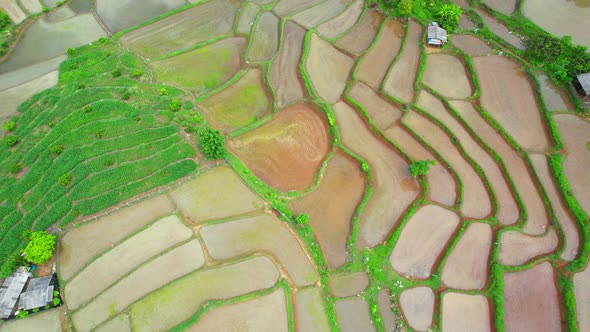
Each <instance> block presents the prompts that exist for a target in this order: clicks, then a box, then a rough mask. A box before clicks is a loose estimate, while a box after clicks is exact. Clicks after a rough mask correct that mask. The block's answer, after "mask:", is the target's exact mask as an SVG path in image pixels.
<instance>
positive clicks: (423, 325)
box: [399, 287, 434, 331]
mask: <svg viewBox="0 0 590 332" xmlns="http://www.w3.org/2000/svg"><path fill="white" fill-rule="evenodd" d="M399 303H400V306H401V309H402V313H403V315H404V316H405V318H406V321H407V322H408V325H410V326H411V327H412V328H414V329H416V330H418V331H426V330H428V328H429V327H430V325H431V324H432V313H433V311H434V293H433V292H432V289H430V288H428V287H416V288H410V289H408V290H406V291H404V292H403V293H402V294H401V295H400V298H399Z"/></svg>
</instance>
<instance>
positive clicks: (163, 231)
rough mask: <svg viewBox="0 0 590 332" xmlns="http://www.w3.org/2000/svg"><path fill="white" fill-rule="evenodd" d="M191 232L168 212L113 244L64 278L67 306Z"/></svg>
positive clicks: (80, 301) (79, 302)
mask: <svg viewBox="0 0 590 332" xmlns="http://www.w3.org/2000/svg"><path fill="white" fill-rule="evenodd" d="M192 234H193V232H192V230H191V229H190V228H188V227H186V226H184V225H183V224H182V222H181V221H180V220H179V219H178V217H177V216H169V217H166V218H164V219H161V220H159V221H158V222H156V223H155V224H153V225H151V226H150V227H148V228H147V229H146V230H144V231H141V232H140V233H138V234H137V235H134V236H133V237H131V238H129V239H127V240H126V241H124V242H123V243H121V244H119V245H117V246H116V247H114V248H113V249H111V250H110V251H109V252H107V253H106V254H104V255H102V256H100V257H99V258H97V259H96V260H95V261H93V262H92V263H90V265H88V266H87V267H85V268H84V270H82V271H81V272H80V273H79V274H78V275H77V276H76V277H75V278H73V279H72V280H71V281H70V282H68V284H67V285H66V287H65V292H64V293H65V296H66V298H67V299H68V309H70V310H74V309H76V308H78V307H79V306H80V305H82V304H84V303H85V302H87V301H88V300H90V299H91V298H92V297H94V296H95V295H97V294H98V293H99V292H101V291H102V290H104V289H105V288H107V287H109V286H110V285H111V284H113V283H114V282H116V281H117V280H118V279H119V278H121V277H122V276H123V275H124V274H125V273H127V272H129V271H131V270H132V269H133V268H134V267H136V266H138V265H139V264H141V263H143V262H145V261H147V260H149V259H150V258H152V257H153V256H155V255H157V254H159V253H161V252H162V251H164V250H166V249H167V248H169V247H172V246H174V245H176V244H178V243H180V242H182V241H185V240H188V239H189V238H190V237H191V235H192Z"/></svg>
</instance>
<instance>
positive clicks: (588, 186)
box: [553, 114, 590, 213]
mask: <svg viewBox="0 0 590 332" xmlns="http://www.w3.org/2000/svg"><path fill="white" fill-rule="evenodd" d="M553 119H555V122H557V127H558V129H559V132H560V133H561V138H562V139H563V141H564V143H565V145H566V147H567V158H566V159H565V162H564V163H563V171H564V173H565V175H566V176H567V177H568V179H569V180H570V181H569V182H570V186H571V188H572V191H573V193H574V195H575V196H576V198H577V200H578V202H579V203H580V205H581V206H582V208H584V210H586V213H590V191H589V190H590V176H588V165H590V150H588V148H587V144H588V143H590V123H588V122H587V121H583V120H582V119H580V118H577V117H576V116H574V115H568V114H562V115H555V116H553Z"/></svg>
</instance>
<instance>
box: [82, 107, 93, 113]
mask: <svg viewBox="0 0 590 332" xmlns="http://www.w3.org/2000/svg"><path fill="white" fill-rule="evenodd" d="M82 111H83V112H84V113H90V112H92V105H86V106H84V108H82Z"/></svg>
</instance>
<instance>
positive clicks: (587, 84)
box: [572, 73, 590, 105]
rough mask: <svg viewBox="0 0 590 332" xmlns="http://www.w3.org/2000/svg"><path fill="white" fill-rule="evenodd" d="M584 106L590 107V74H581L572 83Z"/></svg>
mask: <svg viewBox="0 0 590 332" xmlns="http://www.w3.org/2000/svg"><path fill="white" fill-rule="evenodd" d="M572 84H573V85H574V88H576V91H577V92H578V95H579V96H580V99H581V100H582V102H583V103H584V104H587V105H590V73H586V74H580V75H578V76H576V78H574V80H573V81H572Z"/></svg>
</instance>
